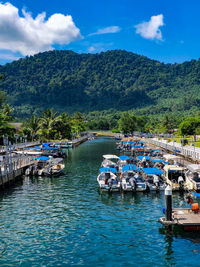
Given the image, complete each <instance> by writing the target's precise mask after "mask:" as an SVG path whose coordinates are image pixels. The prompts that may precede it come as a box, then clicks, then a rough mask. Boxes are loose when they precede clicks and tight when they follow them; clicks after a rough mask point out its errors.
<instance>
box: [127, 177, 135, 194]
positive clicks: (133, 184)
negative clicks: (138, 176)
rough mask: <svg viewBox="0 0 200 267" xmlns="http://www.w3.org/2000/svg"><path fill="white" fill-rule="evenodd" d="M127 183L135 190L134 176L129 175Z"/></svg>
mask: <svg viewBox="0 0 200 267" xmlns="http://www.w3.org/2000/svg"><path fill="white" fill-rule="evenodd" d="M129 183H130V185H131V188H132V191H135V190H136V186H137V183H136V180H135V178H133V177H131V178H130V179H129Z"/></svg>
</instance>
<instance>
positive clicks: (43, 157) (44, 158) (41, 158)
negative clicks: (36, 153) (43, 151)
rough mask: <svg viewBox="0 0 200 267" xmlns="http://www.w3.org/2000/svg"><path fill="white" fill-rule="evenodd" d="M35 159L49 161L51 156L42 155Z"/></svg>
mask: <svg viewBox="0 0 200 267" xmlns="http://www.w3.org/2000/svg"><path fill="white" fill-rule="evenodd" d="M35 159H39V160H42V161H47V160H48V159H49V157H45V156H42V157H38V158H35Z"/></svg>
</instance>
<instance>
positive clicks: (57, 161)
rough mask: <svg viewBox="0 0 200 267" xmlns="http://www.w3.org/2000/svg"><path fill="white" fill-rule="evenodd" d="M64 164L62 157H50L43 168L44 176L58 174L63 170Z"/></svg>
mask: <svg viewBox="0 0 200 267" xmlns="http://www.w3.org/2000/svg"><path fill="white" fill-rule="evenodd" d="M64 168H65V164H64V161H63V158H52V159H51V160H50V161H49V164H48V166H47V167H46V168H44V169H43V173H42V174H43V175H45V176H58V175H60V174H61V173H62V172H63V169H64Z"/></svg>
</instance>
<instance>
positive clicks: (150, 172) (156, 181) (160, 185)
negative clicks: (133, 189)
mask: <svg viewBox="0 0 200 267" xmlns="http://www.w3.org/2000/svg"><path fill="white" fill-rule="evenodd" d="M142 171H143V177H144V179H145V180H146V182H147V185H148V188H149V190H150V191H161V190H165V188H166V186H167V184H166V183H165V182H164V180H163V178H162V175H163V172H162V171H161V170H160V169H158V168H143V169H142Z"/></svg>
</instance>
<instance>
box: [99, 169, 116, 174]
mask: <svg viewBox="0 0 200 267" xmlns="http://www.w3.org/2000/svg"><path fill="white" fill-rule="evenodd" d="M102 172H113V173H117V169H116V168H100V173H102Z"/></svg>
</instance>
